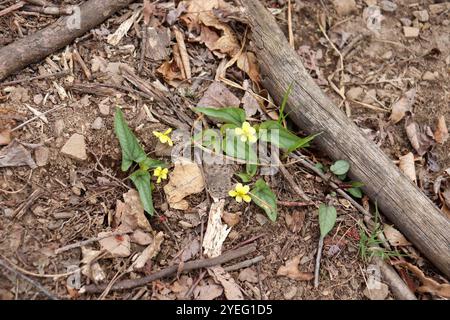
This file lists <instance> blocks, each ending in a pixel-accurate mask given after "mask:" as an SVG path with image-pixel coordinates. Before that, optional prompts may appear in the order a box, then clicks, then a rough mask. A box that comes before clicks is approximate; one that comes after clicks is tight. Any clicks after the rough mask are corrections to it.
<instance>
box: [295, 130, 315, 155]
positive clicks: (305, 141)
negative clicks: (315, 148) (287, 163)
mask: <svg viewBox="0 0 450 320" xmlns="http://www.w3.org/2000/svg"><path fill="white" fill-rule="evenodd" d="M320 134H321V132H319V133H316V134H313V135H310V136H307V137H304V138H299V140H298V142H297V143H296V144H294V145H293V146H292V147H290V148H289V149H288V150H287V152H288V153H291V152H293V151H295V150H297V149H299V148H306V147H309V143H310V142H311V141H312V140H314V138H315V137H317V136H318V135H320Z"/></svg>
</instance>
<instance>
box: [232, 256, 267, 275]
mask: <svg viewBox="0 0 450 320" xmlns="http://www.w3.org/2000/svg"><path fill="white" fill-rule="evenodd" d="M262 260H264V256H257V257H254V258H251V259H248V260H245V261H242V262H239V263H236V264H233V265H231V266H228V267H225V268H223V269H224V270H225V271H226V272H231V271H236V270H239V269H242V268H248V267H250V266H251V265H254V264H256V263H258V262H260V261H262Z"/></svg>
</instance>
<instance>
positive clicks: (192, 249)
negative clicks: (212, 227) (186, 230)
mask: <svg viewBox="0 0 450 320" xmlns="http://www.w3.org/2000/svg"><path fill="white" fill-rule="evenodd" d="M199 252H200V242H199V241H198V240H197V239H194V240H192V241H191V242H190V243H189V244H188V245H187V246H186V248H184V250H183V253H182V254H181V261H183V262H186V261H189V260H191V259H192V258H193V257H195V256H196V255H197V254H198V253H199Z"/></svg>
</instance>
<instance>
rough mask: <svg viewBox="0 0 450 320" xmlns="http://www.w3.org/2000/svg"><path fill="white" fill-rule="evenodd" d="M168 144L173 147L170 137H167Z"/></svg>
mask: <svg viewBox="0 0 450 320" xmlns="http://www.w3.org/2000/svg"><path fill="white" fill-rule="evenodd" d="M167 143H168V144H169V146H173V141H172V139H170V138H169V137H167Z"/></svg>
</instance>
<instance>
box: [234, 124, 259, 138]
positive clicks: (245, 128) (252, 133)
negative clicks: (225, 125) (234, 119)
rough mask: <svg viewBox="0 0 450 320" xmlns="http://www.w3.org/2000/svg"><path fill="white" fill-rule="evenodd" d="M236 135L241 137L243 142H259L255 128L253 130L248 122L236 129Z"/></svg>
mask: <svg viewBox="0 0 450 320" xmlns="http://www.w3.org/2000/svg"><path fill="white" fill-rule="evenodd" d="M234 133H236V135H238V136H241V141H242V142H246V141H247V140H248V142H250V143H255V142H256V140H257V138H256V130H255V128H253V127H252V126H251V125H250V123H248V122H247V121H246V122H244V123H243V124H242V127H241V128H236V129H234Z"/></svg>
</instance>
